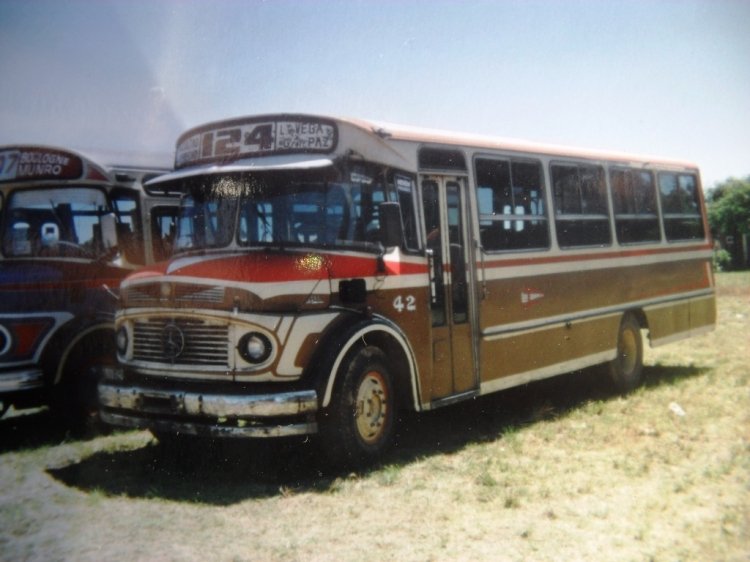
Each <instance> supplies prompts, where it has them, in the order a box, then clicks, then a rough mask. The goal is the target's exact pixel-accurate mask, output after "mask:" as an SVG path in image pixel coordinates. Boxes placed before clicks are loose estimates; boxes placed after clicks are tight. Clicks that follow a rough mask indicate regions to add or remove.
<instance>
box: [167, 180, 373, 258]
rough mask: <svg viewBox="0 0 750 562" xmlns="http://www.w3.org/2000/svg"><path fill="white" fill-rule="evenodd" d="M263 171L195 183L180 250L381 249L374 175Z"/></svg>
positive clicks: (186, 203)
mask: <svg viewBox="0 0 750 562" xmlns="http://www.w3.org/2000/svg"><path fill="white" fill-rule="evenodd" d="M325 176H328V177H324V174H321V172H314V171H308V172H301V171H295V172H278V171H275V172H261V173H254V174H247V173H242V174H229V175H222V176H220V177H217V176H200V177H198V178H192V179H190V180H189V181H188V182H187V185H186V186H185V187H186V188H187V189H186V191H185V193H186V195H185V196H184V197H183V200H182V204H181V207H180V217H179V223H178V228H177V240H176V250H177V252H186V251H193V250H204V249H209V248H225V247H228V246H236V247H261V246H272V247H286V246H290V245H291V246H293V245H300V246H302V245H304V246H321V247H343V248H349V249H352V248H354V249H362V250H366V251H378V250H379V249H380V244H379V236H380V221H379V204H380V203H382V202H384V201H385V200H386V197H387V195H386V189H385V187H384V184H383V182H382V181H381V180H380V178H379V177H375V175H374V174H371V175H368V174H366V173H359V172H357V173H351V174H350V175H349V177H348V178H346V180H345V181H342V178H331V177H330V176H331V172H330V171H328V173H327V174H325Z"/></svg>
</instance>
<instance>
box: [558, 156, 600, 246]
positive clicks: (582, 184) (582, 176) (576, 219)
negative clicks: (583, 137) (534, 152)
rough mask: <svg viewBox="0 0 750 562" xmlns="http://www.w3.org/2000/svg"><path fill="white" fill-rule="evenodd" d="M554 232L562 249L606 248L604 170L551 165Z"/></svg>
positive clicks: (578, 166) (573, 165)
mask: <svg viewBox="0 0 750 562" xmlns="http://www.w3.org/2000/svg"><path fill="white" fill-rule="evenodd" d="M552 191H553V195H554V202H555V230H556V232H557V241H558V244H559V245H560V247H561V248H575V247H579V246H609V245H610V244H611V243H612V237H611V235H610V229H609V214H608V208H607V207H608V206H607V193H606V189H605V185H604V171H603V169H602V168H601V167H600V166H590V165H586V164H553V165H552Z"/></svg>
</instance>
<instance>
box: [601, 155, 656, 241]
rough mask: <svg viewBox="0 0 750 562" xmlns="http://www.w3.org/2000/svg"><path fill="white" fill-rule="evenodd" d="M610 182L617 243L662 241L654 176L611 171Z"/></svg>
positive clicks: (617, 170)
mask: <svg viewBox="0 0 750 562" xmlns="http://www.w3.org/2000/svg"><path fill="white" fill-rule="evenodd" d="M609 183H610V186H611V189H612V202H613V204H614V211H615V232H616V233H617V241H618V242H619V243H620V244H639V243H645V242H658V241H659V240H661V231H660V229H659V214H658V212H657V207H656V186H655V185H654V176H653V174H652V173H651V172H649V171H646V170H633V169H629V168H612V169H610V171H609Z"/></svg>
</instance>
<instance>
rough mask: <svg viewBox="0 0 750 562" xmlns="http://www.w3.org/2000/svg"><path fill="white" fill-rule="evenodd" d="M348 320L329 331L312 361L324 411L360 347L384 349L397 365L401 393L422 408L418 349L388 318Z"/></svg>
mask: <svg viewBox="0 0 750 562" xmlns="http://www.w3.org/2000/svg"><path fill="white" fill-rule="evenodd" d="M347 320H348V322H344V323H343V324H338V325H337V326H335V327H333V329H331V330H329V334H330V336H329V337H328V338H326V339H325V340H324V341H323V342H322V343H321V345H320V348H319V350H318V352H317V353H316V354H315V356H314V358H313V361H311V366H312V367H311V368H312V369H314V370H315V373H316V375H317V377H316V390H317V392H318V397H319V400H320V406H321V408H326V407H327V406H328V405H329V404H330V402H331V396H332V394H333V392H334V388H335V385H336V381H337V378H338V376H339V374H340V373H341V371H342V364H343V363H344V361H345V360H346V357H347V356H348V355H349V354H350V352H351V351H352V350H353V349H356V348H357V346H364V345H374V346H376V347H379V348H381V349H382V350H383V351H384V352H385V353H386V356H387V357H388V358H389V360H390V361H391V362H393V363H394V364H395V367H396V369H395V371H396V377H395V378H396V379H397V380H396V381H394V383H395V384H396V385H397V386H398V389H397V392H399V394H401V395H403V396H406V395H408V398H409V400H408V401H409V402H411V406H412V407H413V408H414V409H415V410H419V409H421V408H420V398H419V397H420V389H419V382H418V381H419V377H418V372H417V363H416V360H415V358H414V350H413V349H412V347H411V344H410V343H409V341H408V339H407V338H406V336H405V335H404V333H403V332H402V331H401V330H400V329H399V328H398V327H397V326H396V325H395V324H393V323H392V322H390V321H389V320H388V319H386V318H383V317H381V316H378V315H374V316H371V317H366V318H363V317H361V316H359V317H357V318H348V319H347ZM404 400H406V399H404Z"/></svg>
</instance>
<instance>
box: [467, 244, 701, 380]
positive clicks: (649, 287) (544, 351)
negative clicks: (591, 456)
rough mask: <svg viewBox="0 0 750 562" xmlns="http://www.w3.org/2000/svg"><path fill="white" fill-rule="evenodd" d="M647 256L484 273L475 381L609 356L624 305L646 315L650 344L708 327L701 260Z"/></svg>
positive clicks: (591, 360) (583, 261) (586, 260)
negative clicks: (478, 373)
mask: <svg viewBox="0 0 750 562" xmlns="http://www.w3.org/2000/svg"><path fill="white" fill-rule="evenodd" d="M487 261H489V260H487ZM650 261H651V263H648V262H647V263H643V259H642V258H641V257H640V256H638V257H635V258H625V259H621V260H620V259H615V260H612V265H613V266H612V267H606V268H602V267H598V268H597V267H596V266H600V264H603V263H606V262H604V260H603V259H602V260H599V263H597V260H593V259H591V258H589V259H582V260H581V261H580V262H573V261H570V262H569V265H567V264H566V265H564V266H561V265H558V264H552V265H541V266H539V265H535V264H533V260H529V262H530V263H531V264H532V265H531V266H528V265H523V266H521V267H495V268H493V269H491V270H489V275H488V277H489V280H488V282H487V298H486V299H484V300H483V301H482V303H481V313H480V326H481V333H482V337H483V338H482V342H483V343H482V349H481V369H482V370H481V377H482V381H487V380H492V379H495V378H496V377H502V376H507V375H516V374H519V373H526V372H532V371H536V370H538V369H540V368H547V371H550V370H555V369H553V366H554V365H555V364H560V365H561V368H568V367H570V366H571V365H573V367H572V368H578V366H579V364H581V363H585V362H588V363H589V364H593V363H594V362H603V361H606V360H609V359H611V357H609V358H607V357H606V353H605V352H607V351H610V350H613V349H614V347H615V344H616V341H617V331H618V328H619V322H620V319H621V318H622V314H623V313H624V312H625V311H627V310H644V311H645V312H646V317H647V321H648V328H649V329H650V330H651V336H652V340H654V339H655V340H656V341H655V342H653V341H652V343H654V344H655V345H658V344H659V343H666V341H664V342H662V341H659V340H663V339H665V338H670V337H672V336H673V335H674V334H684V335H685V336H687V335H690V332H691V329H694V328H696V327H698V326H707V325H710V324H711V323H712V321H713V320H712V318H713V317H712V314H711V300H712V299H710V298H709V299H707V301H708V302H702V301H703V300H706V297H707V296H708V295H705V294H701V293H703V292H705V291H707V290H710V279H708V278H707V277H706V273H705V268H704V263H705V261H704V260H703V259H686V260H683V261H670V260H668V259H664V256H663V255H658V256H656V257H655V258H651V259H650ZM618 262H619V263H618ZM501 263H502V262H500V263H498V262H496V263H495V264H494V265H496V266H497V265H500V264H501ZM563 267H564V268H565V269H567V271H565V270H562V271H561V269H562V268H563ZM552 268H556V269H557V271H554V269H553V270H552V272H550V269H552ZM500 276H506V277H504V278H503V277H500ZM493 277H494V279H493ZM691 300H694V301H695V304H691ZM699 303H702V304H699ZM691 308H692V312H691ZM566 325H570V326H571V327H570V328H565V326H566ZM584 328H585V329H584ZM579 334H580V337H579ZM500 341H502V342H503V343H502V344H498V342H500ZM597 354H603V355H601V356H598V357H595V356H596V355H597ZM585 358H586V360H585V361H581V360H582V359H585ZM597 359H598V360H599V361H595V360H597ZM581 366H583V365H581Z"/></svg>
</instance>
